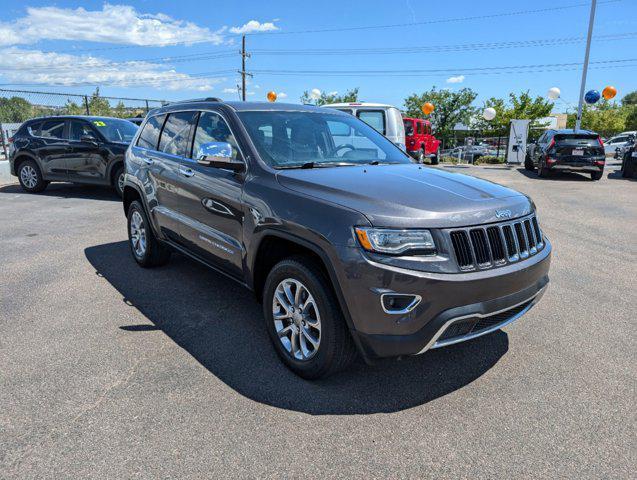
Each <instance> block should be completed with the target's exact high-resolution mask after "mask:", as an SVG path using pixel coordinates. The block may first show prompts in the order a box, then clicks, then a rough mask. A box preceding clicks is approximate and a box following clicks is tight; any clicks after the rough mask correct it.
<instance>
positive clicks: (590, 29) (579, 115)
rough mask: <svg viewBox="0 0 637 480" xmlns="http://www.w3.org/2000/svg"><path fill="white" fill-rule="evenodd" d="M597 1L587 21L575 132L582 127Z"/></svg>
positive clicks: (594, 1)
mask: <svg viewBox="0 0 637 480" xmlns="http://www.w3.org/2000/svg"><path fill="white" fill-rule="evenodd" d="M596 6H597V0H592V1H591V16H590V18H589V20H588V36H587V37H586V53H585V54H584V68H583V69H582V85H581V86H580V90H579V104H578V106H577V120H575V130H579V129H580V128H581V126H582V107H583V106H584V90H585V89H586V75H587V74H588V57H589V54H590V53H591V37H592V36H593V24H594V23H595V8H596Z"/></svg>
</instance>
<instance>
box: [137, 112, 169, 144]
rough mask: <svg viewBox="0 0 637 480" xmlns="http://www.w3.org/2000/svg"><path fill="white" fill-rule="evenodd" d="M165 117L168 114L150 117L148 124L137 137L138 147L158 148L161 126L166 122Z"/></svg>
mask: <svg viewBox="0 0 637 480" xmlns="http://www.w3.org/2000/svg"><path fill="white" fill-rule="evenodd" d="M165 118H166V115H157V116H154V117H151V118H149V119H148V121H147V122H146V125H144V129H143V130H142V131H141V133H140V134H139V138H138V139H137V146H138V147H143V148H150V149H152V150H157V143H159V133H160V132H161V127H162V125H163V124H164V119H165Z"/></svg>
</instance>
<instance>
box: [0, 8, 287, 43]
mask: <svg viewBox="0 0 637 480" xmlns="http://www.w3.org/2000/svg"><path fill="white" fill-rule="evenodd" d="M248 23H250V22H248ZM257 23H258V22H257ZM246 25H248V24H246ZM246 25H244V27H245V26H246ZM264 25H268V24H260V25H259V26H260V27H261V28H263V26H264ZM272 26H274V25H272ZM242 28H243V27H242ZM275 28H276V27H275ZM223 31H224V29H223V28H222V29H220V30H218V31H216V32H213V31H211V30H210V29H208V28H205V27H200V26H198V25H196V24H194V23H192V22H184V21H181V20H175V19H173V18H171V17H169V16H168V15H164V14H162V13H158V14H146V13H139V12H138V11H137V10H136V9H135V8H134V7H132V6H129V5H109V4H104V6H103V7H102V9H101V10H86V9H85V8H83V7H78V8H76V9H72V8H58V7H39V8H36V7H31V8H27V14H26V16H23V17H20V18H18V19H16V20H14V21H12V22H0V46H7V45H18V44H28V43H35V42H37V41H40V40H75V41H87V42H107V43H115V44H130V45H153V46H163V45H168V44H172V43H186V44H188V43H196V42H210V43H214V44H220V43H222V42H223V36H222V33H223Z"/></svg>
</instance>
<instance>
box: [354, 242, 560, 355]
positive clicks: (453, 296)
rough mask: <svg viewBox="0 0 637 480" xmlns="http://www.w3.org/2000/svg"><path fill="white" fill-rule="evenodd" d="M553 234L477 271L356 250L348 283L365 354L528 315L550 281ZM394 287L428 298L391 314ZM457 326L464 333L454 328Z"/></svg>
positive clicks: (406, 350)
mask: <svg viewBox="0 0 637 480" xmlns="http://www.w3.org/2000/svg"><path fill="white" fill-rule="evenodd" d="M545 241H546V245H545V247H544V249H543V250H542V251H541V252H539V253H537V254H536V255H535V256H533V257H530V258H527V259H526V260H522V261H519V262H517V263H514V264H510V265H507V266H505V267H498V268H492V269H489V270H483V271H477V272H471V273H454V274H440V273H428V272H420V271H418V272H415V271H406V270H403V269H397V268H394V267H390V266H387V265H380V264H378V263H375V262H371V261H369V260H368V259H366V257H365V256H364V254H362V253H359V255H361V256H362V257H363V258H362V259H360V258H359V259H358V260H356V261H354V258H350V262H349V264H346V272H347V276H348V277H349V281H347V280H346V283H345V285H344V284H343V282H341V286H342V287H343V288H342V290H343V294H344V297H345V300H346V303H347V306H348V308H349V314H350V316H351V319H352V323H353V325H354V328H355V332H354V335H356V337H357V340H358V344H359V345H360V348H361V349H362V350H363V354H364V355H365V357H366V358H368V359H373V358H381V357H395V356H403V355H415V354H419V353H423V352H424V351H427V350H429V349H432V348H439V347H443V346H446V345H450V344H452V343H458V342H460V341H465V340H470V339H472V338H476V337H478V336H481V335H485V334H487V333H490V332H492V331H494V330H497V329H499V328H501V327H503V326H504V325H506V324H508V323H511V322H512V321H514V320H516V319H518V318H520V317H521V316H522V315H524V314H525V313H526V312H527V311H528V310H530V309H531V308H532V307H533V306H534V305H535V304H536V303H537V302H538V301H539V300H540V298H541V297H542V295H543V294H544V291H545V290H546V287H547V286H548V282H549V278H548V270H549V266H550V260H551V244H550V242H549V241H548V240H545ZM359 252H360V251H359ZM349 254H350V256H351V257H354V256H355V254H354V253H353V252H349ZM388 292H393V293H396V294H412V295H419V296H421V297H422V300H421V301H420V303H418V304H417V306H416V307H415V308H414V309H413V310H411V311H409V312H404V313H402V314H400V315H395V314H388V313H387V312H386V311H385V310H384V309H383V306H382V304H381V301H380V297H381V295H383V294H387V293H388ZM452 326H454V328H455V329H456V330H457V334H456V335H450V333H452V332H451V330H449V331H447V329H448V328H450V327H452ZM460 326H462V328H459V327H460Z"/></svg>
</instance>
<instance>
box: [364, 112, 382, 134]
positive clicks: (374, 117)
mask: <svg viewBox="0 0 637 480" xmlns="http://www.w3.org/2000/svg"><path fill="white" fill-rule="evenodd" d="M357 116H358V118H360V119H361V120H362V121H363V122H365V123H366V124H367V125H369V126H370V127H372V128H373V129H374V130H376V131H377V132H379V133H382V134H383V135H385V112H383V111H382V110H359V111H358V114H357Z"/></svg>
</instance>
